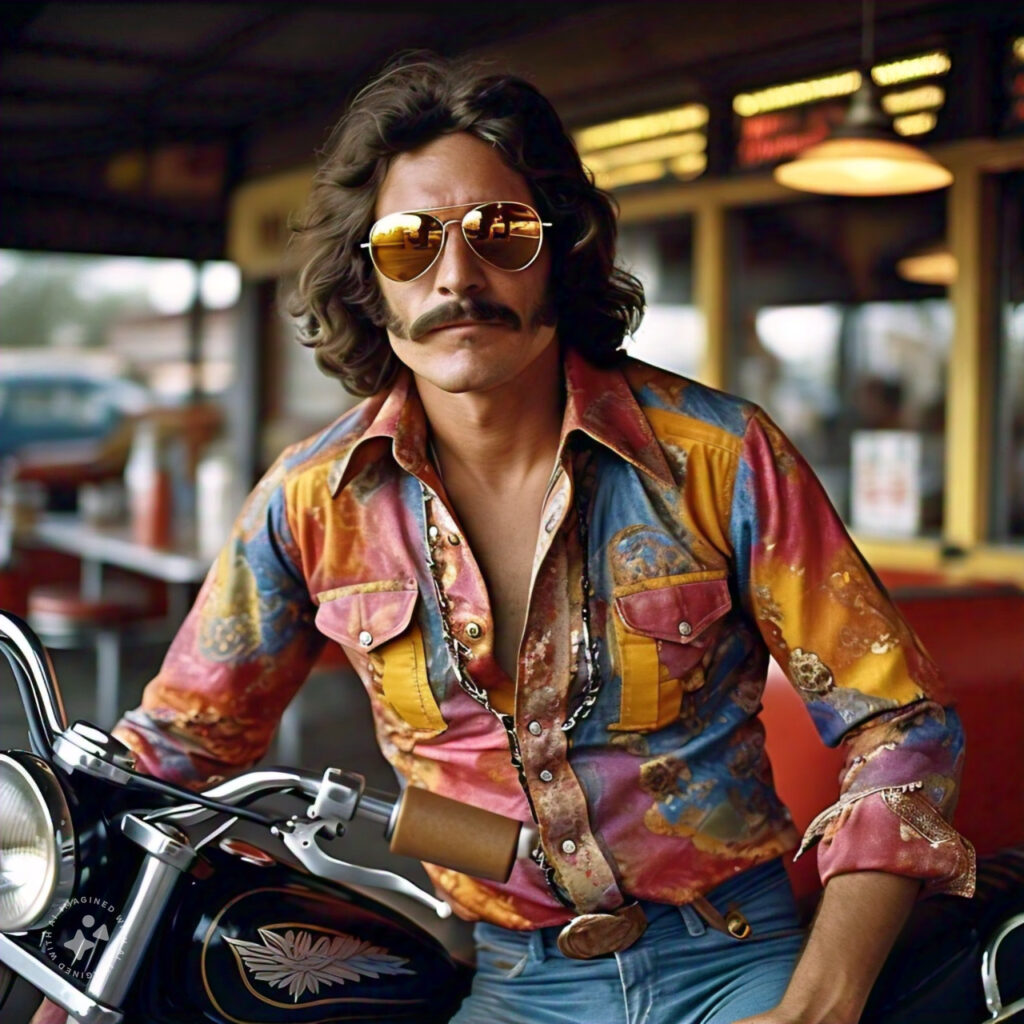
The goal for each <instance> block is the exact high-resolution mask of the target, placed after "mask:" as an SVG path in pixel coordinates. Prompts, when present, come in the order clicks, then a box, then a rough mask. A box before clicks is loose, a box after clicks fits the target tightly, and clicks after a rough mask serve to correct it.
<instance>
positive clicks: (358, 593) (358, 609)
mask: <svg viewBox="0 0 1024 1024" xmlns="http://www.w3.org/2000/svg"><path fill="white" fill-rule="evenodd" d="M418 594H419V591H418V590H417V588H416V584H415V582H414V581H412V580H410V581H401V582H398V583H392V582H387V583H376V584H373V583H370V584H367V583H364V584H360V585H359V587H358V589H356V588H350V587H343V588H340V589H339V590H334V591H327V592H326V593H324V594H320V595H318V596H319V598H320V607H319V608H318V609H317V613H316V628H317V629H318V630H320V632H321V633H323V634H324V635H325V636H329V637H330V638H331V639H332V640H337V641H338V643H339V644H341V645H342V647H354V648H356V649H357V650H360V651H367V652H369V651H374V650H376V649H377V648H378V647H380V645H381V644H385V643H387V642H388V641H389V640H392V639H394V638H395V637H396V636H398V634H399V633H401V632H403V631H404V630H405V629H407V628H408V626H409V622H410V621H411V620H412V613H413V609H415V607H416V598H417V596H418Z"/></svg>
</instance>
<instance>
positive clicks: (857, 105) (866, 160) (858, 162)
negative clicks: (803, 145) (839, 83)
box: [775, 73, 953, 196]
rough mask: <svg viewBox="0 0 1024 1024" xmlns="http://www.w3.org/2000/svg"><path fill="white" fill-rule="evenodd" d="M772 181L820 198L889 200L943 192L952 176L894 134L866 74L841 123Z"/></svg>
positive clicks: (777, 172) (777, 170)
mask: <svg viewBox="0 0 1024 1024" xmlns="http://www.w3.org/2000/svg"><path fill="white" fill-rule="evenodd" d="M775 180H776V181H777V182H779V184H781V185H785V186H787V187H788V188H794V189H798V190H800V191H802V192H818V193H821V194H823V195H836V196H890V195H902V194H904V193H909V192H928V191H930V190H932V189H936V188H943V187H944V186H946V185H948V184H950V183H951V182H952V180H953V175H952V174H951V173H950V171H949V170H948V168H946V167H943V166H942V164H940V163H939V162H938V161H936V160H935V159H934V158H933V157H931V156H929V155H928V154H927V153H925V152H924V150H921V149H918V148H917V147H916V146H911V145H910V144H909V143H906V142H903V141H901V140H900V138H899V136H897V135H896V134H895V132H893V130H892V129H891V128H890V127H889V121H888V119H887V118H886V116H885V114H884V113H883V112H882V109H881V106H880V104H879V102H878V94H877V92H876V91H875V88H874V85H873V83H872V81H871V75H870V73H866V74H865V75H864V79H863V82H862V84H861V86H860V88H859V89H858V90H857V91H856V93H854V95H853V98H852V100H851V101H850V109H849V111H848V113H847V115H846V119H845V120H844V121H843V123H842V124H841V125H840V126H839V127H838V128H836V130H835V131H834V132H833V133H832V135H831V136H830V137H829V138H827V139H825V141H824V142H819V143H816V144H815V145H813V146H809V147H808V148H807V149H805V150H804V151H803V152H802V153H800V154H799V155H798V156H797V157H796V158H795V159H794V160H790V161H789V162H788V163H784V164H780V165H779V166H778V167H776V168H775Z"/></svg>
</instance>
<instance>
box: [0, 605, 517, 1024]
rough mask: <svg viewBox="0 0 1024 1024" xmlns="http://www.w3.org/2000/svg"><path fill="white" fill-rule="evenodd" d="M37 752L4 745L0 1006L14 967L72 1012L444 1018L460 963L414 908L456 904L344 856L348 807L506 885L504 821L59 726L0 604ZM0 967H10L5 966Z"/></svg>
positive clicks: (113, 1022)
mask: <svg viewBox="0 0 1024 1024" xmlns="http://www.w3.org/2000/svg"><path fill="white" fill-rule="evenodd" d="M0 650H2V651H3V653H4V655H5V656H6V658H7V660H8V662H9V664H10V667H11V670H12V672H13V675H14V679H15V681H16V683H17V687H18V690H19V693H20V696H21V701H22V705H23V707H24V710H25V714H26V718H27V720H28V737H29V746H30V748H31V749H30V750H28V751H21V750H10V751H5V752H0V965H2V966H0V974H2V973H6V974H7V978H6V979H3V978H2V977H0V1019H8V1018H7V1016H6V1014H5V1012H4V1006H5V1003H6V1002H7V1000H8V999H9V998H10V993H11V990H12V985H11V982H12V981H13V976H17V977H18V978H21V979H23V980H24V981H25V982H28V983H29V984H31V985H32V986H34V987H35V988H36V989H38V990H39V992H41V993H42V994H43V995H44V996H45V997H46V998H48V999H49V1000H51V1001H52V1002H54V1003H56V1004H57V1005H59V1006H61V1007H63V1008H64V1009H65V1010H67V1011H68V1012H69V1014H70V1016H71V1018H72V1019H74V1020H78V1021H80V1022H82V1024H122V1022H124V1024H132V1022H136V1021H145V1022H147V1024H184V1022H190V1024H191V1022H195V1021H204V1022H210V1024H238V1022H240V1021H245V1022H252V1024H278V1022H281V1021H286V1020H287V1021H295V1022H297V1024H306V1022H313V1021H316V1022H322V1024H326V1022H340V1021H346V1022H359V1021H371V1020H372V1021H380V1020H381V1019H387V1020H414V1021H416V1022H418V1024H432V1022H435V1021H436V1022H441V1021H446V1020H448V1019H449V1017H450V1016H451V1015H452V1014H453V1013H454V1011H455V1009H456V1008H457V1007H458V1005H459V1003H460V1002H461V1000H462V998H463V996H464V995H465V993H466V991H467V990H468V986H469V980H470V975H471V970H470V968H469V967H468V966H466V965H465V964H463V963H460V962H458V961H456V960H455V959H453V957H452V956H451V955H450V954H449V953H448V952H447V951H446V949H445V947H444V946H443V945H442V944H441V942H440V941H439V940H438V939H437V938H436V937H435V936H433V935H432V934H430V932H429V931H427V930H426V928H424V927H423V926H422V925H421V924H420V923H418V922H417V921H416V920H415V919H414V916H411V915H410V913H408V912H405V911H404V910H403V909H401V908H400V907H398V906H396V905H395V904H396V900H401V899H404V900H411V901H413V902H414V903H415V904H418V905H419V906H420V907H425V908H428V909H429V910H430V911H431V912H432V913H433V914H435V915H436V916H437V918H439V919H443V918H446V917H448V916H449V915H450V914H451V908H450V907H449V906H448V904H447V903H445V902H444V901H442V900H440V899H438V898H437V897H435V896H434V895H432V894H431V893H428V892H426V891H424V890H423V889H421V888H419V887H418V886H416V885H415V884H413V883H412V882H410V881H408V880H407V879H405V878H403V877H401V876H399V875H397V874H394V873H393V872H390V871H386V870H381V869H379V868H372V867H365V866H361V865H358V864H354V863H349V862H348V861H346V860H343V859H341V858H340V857H338V856H336V855H335V854H334V852H333V850H334V848H335V847H337V846H338V845H339V840H340V839H342V838H343V837H344V835H345V831H346V826H348V825H349V824H350V823H351V822H353V820H354V819H356V818H362V819H366V820H367V821H369V822H373V823H376V825H377V826H379V827H380V828H381V829H382V830H383V832H384V835H385V836H386V837H387V838H388V839H389V841H390V847H391V849H392V851H393V852H396V853H400V854H404V855H407V856H410V857H416V858H418V859H420V860H427V861H430V862H432V863H437V864H442V865H445V866H448V867H452V868H454V869H456V870H459V871H468V872H470V873H473V874H476V875H479V876H481V877H485V878H493V879H496V880H504V879H506V878H507V877H508V875H509V874H510V872H511V870H512V866H513V863H514V861H515V858H516V857H517V856H520V855H524V854H525V853H528V850H529V847H530V845H531V844H532V842H533V836H532V835H531V832H530V830H529V829H524V828H522V826H521V823H520V822H518V821H513V820H511V819H509V818H505V817H502V816H500V815H497V814H493V813H491V812H489V811H486V810H482V809H480V808H474V807H469V806H467V805H465V804H461V803H458V802H456V801H452V800H448V799H446V798H444V797H440V796H437V795H436V794H433V793H429V792H427V791H426V790H422V789H415V788H411V787H410V788H406V790H405V792H404V793H403V794H402V795H401V796H400V797H399V798H397V799H394V798H387V797H384V796H382V795H380V794H378V793H374V792H372V791H370V790H368V789H367V787H366V785H365V782H364V779H363V778H362V776H360V775H358V774H356V773H353V772H345V771H341V770H339V769H336V768H329V769H327V771H325V772H324V773H323V774H322V775H316V774H314V773H310V772H306V771H299V770H292V769H283V768H265V769H258V770H253V771H248V772H245V773H243V774H241V775H238V776H236V777H234V778H232V779H230V780H229V781H227V782H222V783H221V784H219V785H215V786H213V787H211V788H209V789H206V790H203V791H202V792H194V791H191V790H188V789H184V788H181V787H178V786H175V785H171V784H169V783H167V782H163V781H161V780H158V779H155V778H152V777H148V776H145V775H142V774H140V773H138V772H136V771H135V770H134V764H133V758H132V755H131V752H130V751H129V750H128V748H127V747H125V746H124V745H123V744H122V743H121V742H120V741H119V740H118V739H117V738H116V737H114V736H112V735H110V734H109V733H107V732H105V731H103V730H101V729H98V728H96V727H95V726H93V725H91V724H89V723H87V722H75V723H74V724H73V725H70V726H69V725H68V722H67V719H66V714H65V711H64V707H63V703H62V699H61V695H60V690H59V688H58V686H57V683H56V680H55V678H54V675H53V669H52V665H51V663H50V660H49V657H48V655H47V653H46V650H45V649H44V648H43V646H42V644H41V643H40V642H39V640H38V638H37V637H36V636H35V635H34V634H33V633H32V631H31V630H30V629H29V627H28V626H27V625H26V624H25V623H23V622H22V621H21V620H19V619H18V618H16V617H15V616H13V615H9V614H6V613H2V612H0ZM4 968H6V972H5V971H4Z"/></svg>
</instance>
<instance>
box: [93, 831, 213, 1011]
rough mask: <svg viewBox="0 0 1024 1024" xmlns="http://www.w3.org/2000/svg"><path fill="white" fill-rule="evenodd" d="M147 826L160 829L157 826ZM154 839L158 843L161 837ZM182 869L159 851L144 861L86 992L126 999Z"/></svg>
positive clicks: (116, 1002)
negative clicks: (164, 857)
mask: <svg viewBox="0 0 1024 1024" xmlns="http://www.w3.org/2000/svg"><path fill="white" fill-rule="evenodd" d="M135 820H136V821H139V824H140V825H146V823H145V822H142V821H141V820H140V819H135ZM147 827H148V828H152V829H153V830H154V831H155V832H156V831H159V830H158V829H156V828H155V827H154V826H151V825H149V826H147ZM165 838H167V839H168V840H169V841H170V842H171V843H173V844H175V845H177V846H180V845H181V844H180V843H177V840H174V839H173V837H170V836H167V837H165ZM153 841H154V843H155V844H156V845H157V846H158V847H159V840H158V839H154V840H153ZM167 848H170V847H166V848H162V849H163V850H164V852H165V851H166V849H167ZM193 856H194V855H193ZM182 870H183V869H182V868H180V867H178V866H176V865H174V864H172V863H170V862H169V861H168V860H165V859H162V858H161V856H160V853H150V854H149V855H148V856H147V857H146V859H145V860H144V861H143V865H142V870H141V871H140V872H139V875H138V877H137V878H136V879H135V885H134V886H133V888H132V892H131V895H130V896H129V897H128V903H127V905H126V906H125V909H124V911H123V912H122V915H121V920H120V922H119V923H118V925H117V927H116V928H115V929H114V931H113V933H112V934H111V936H110V941H109V942H108V943H107V945H106V947H105V948H104V950H103V955H102V956H101V957H100V961H99V963H98V964H97V965H96V968H95V970H94V971H93V975H92V978H91V979H90V980H89V985H88V987H87V988H86V993H87V994H88V995H90V996H92V997H93V998H94V999H95V1000H97V1001H98V1002H101V1003H107V1004H108V1005H110V1006H120V1005H122V1004H123V1003H124V1000H125V996H126V995H127V994H128V990H129V989H130V988H131V985H132V982H133V981H134V980H135V974H136V972H137V971H138V969H139V965H140V964H141V963H142V960H143V957H145V955H146V952H147V950H148V949H149V944H150V940H151V939H152V938H153V934H154V932H155V931H156V929H157V927H158V926H159V925H160V924H161V923H162V921H163V917H164V912H165V910H166V909H167V901H168V900H169V899H170V897H171V893H172V892H173V891H174V888H175V886H176V885H177V884H178V880H179V879H180V878H181V872H182Z"/></svg>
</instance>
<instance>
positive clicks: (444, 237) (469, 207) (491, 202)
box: [359, 199, 552, 284]
mask: <svg viewBox="0 0 1024 1024" xmlns="http://www.w3.org/2000/svg"><path fill="white" fill-rule="evenodd" d="M503 204H508V205H509V206H525V207H526V209H527V210H529V211H530V212H531V213H532V214H533V215H534V216H535V217H536V218H537V223H538V225H539V226H540V236H539V237H538V239H537V251H536V252H535V253H534V254H533V256H532V257H531V258H530V261H529V262H528V263H524V264H523V266H521V267H516V269H515V270H509V269H507V268H506V267H499V266H498V265H497V264H496V263H492V262H491V261H490V260H488V259H485V258H484V257H483V256H481V255H480V253H478V252H477V251H476V249H475V248H473V243H472V242H471V241H470V240H469V238H468V237H467V236H466V218H467V217H468V216H469V215H470V214H471V213H472V212H473V211H474V210H479V209H480V207H481V206H501V205H503ZM462 209H465V211H466V212H465V213H464V214H463V215H462V216H461V217H452V218H451V219H450V220H441V218H440V217H434V220H436V221H437V222H438V224H440V225H441V244H440V245H439V246H438V247H437V252H436V253H434V258H433V259H432V260H431V261H430V262H429V263H428V264H427V265H426V266H425V267H424V268H423V269H422V270H421V271H420V272H419V273H418V274H417V275H416V276H415V277H410V278H407V279H406V280H404V281H403V280H400V279H398V278H394V277H391V276H390V275H388V274H385V273H384V271H383V270H382V269H381V268H380V266H379V265H378V263H377V260H376V259H375V258H374V255H373V243H372V242H362V243H360V246H359V248H360V249H366V250H368V251H369V254H370V262H371V263H372V264H373V267H374V269H375V270H376V271H377V273H378V274H380V275H381V277H384V278H387V280H389V281H394V282H395V284H411V283H412V282H413V281H418V280H419V279H420V278H421V277H422V276H423V275H424V274H425V273H427V271H428V270H430V268H431V267H433V266H434V264H436V263H437V261H438V260H439V259H440V258H441V254H442V253H443V252H444V247H445V244H446V243H447V241H448V227H449V226H450V225H452V224H458V225H459V228H460V230H461V231H462V239H463V241H464V242H465V243H466V245H468V246H469V248H470V250H471V251H472V253H473V255H474V256H475V257H476V258H477V259H478V260H480V262H481V263H486V264H487V266H489V267H494V269H495V270H501V271H503V272H504V273H506V274H519V273H521V272H522V271H524V270H526V269H527V268H528V267H530V266H532V265H533V264H534V263H535V262H536V260H537V257H538V256H539V255H540V251H541V249H543V248H544V229H545V228H549V227H551V225H552V222H551V221H549V220H541V219H540V213H539V212H538V210H537V209H536V208H535V207H534V206H533V205H532V204H531V203H524V202H522V201H521V200H519V199H485V200H483V202H479V203H455V204H454V205H452V206H426V207H423V208H421V209H419V210H395V212H394V213H387V214H385V215H384V216H383V217H378V218H377V220H375V221H374V222H373V223H372V224H371V225H370V234H371V235H372V234H373V229H374V228H375V227H376V226H377V225H378V224H379V223H380V222H381V221H382V220H387V218H388V217H395V216H400V215H402V214H418V213H429V214H434V213H436V212H437V211H438V210H462Z"/></svg>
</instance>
